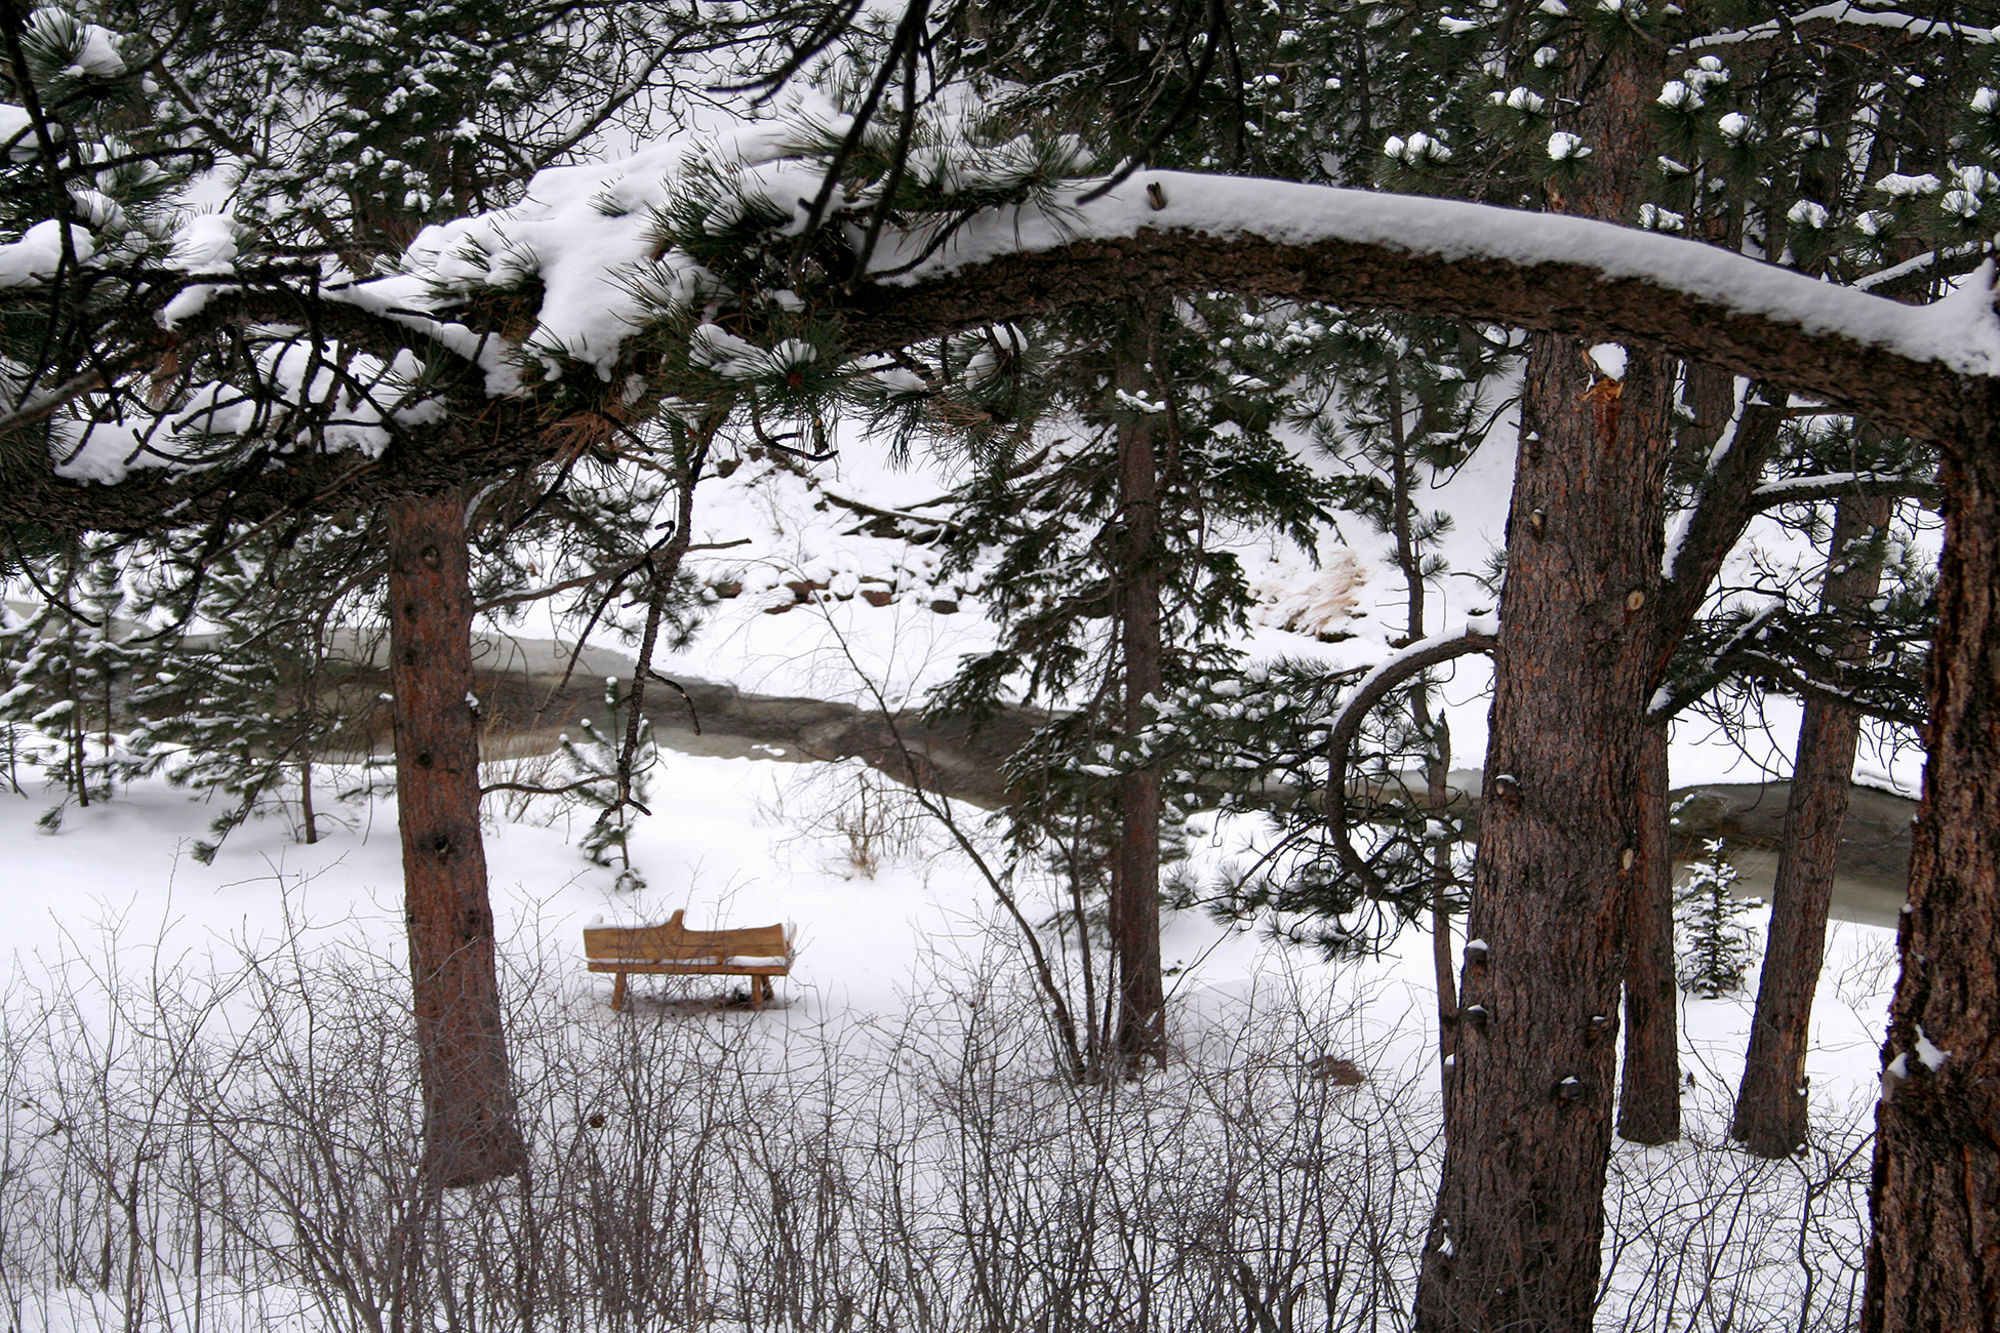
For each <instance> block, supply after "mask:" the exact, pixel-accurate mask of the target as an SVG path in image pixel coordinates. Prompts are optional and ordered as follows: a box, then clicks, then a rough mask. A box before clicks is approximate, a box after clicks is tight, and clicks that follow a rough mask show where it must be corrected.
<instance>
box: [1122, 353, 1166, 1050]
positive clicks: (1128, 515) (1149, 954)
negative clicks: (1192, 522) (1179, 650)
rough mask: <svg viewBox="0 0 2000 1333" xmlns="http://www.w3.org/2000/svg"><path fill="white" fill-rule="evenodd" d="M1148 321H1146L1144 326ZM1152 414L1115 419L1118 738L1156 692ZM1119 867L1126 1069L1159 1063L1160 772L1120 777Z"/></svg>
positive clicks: (1134, 729) (1143, 378)
mask: <svg viewBox="0 0 2000 1333" xmlns="http://www.w3.org/2000/svg"><path fill="white" fill-rule="evenodd" d="M1148 327H1150V325H1149V326H1148ZM1142 348H1143V342H1142V343H1141V348H1135V349H1133V352H1132V353H1131V354H1128V355H1126V356H1125V357H1124V359H1123V363H1122V364H1121V365H1120V366H1119V367H1118V372H1117V382H1118V387H1119V388H1120V389H1122V390H1124V391H1125V392H1127V393H1131V394H1139V393H1142V392H1144V391H1147V390H1149V389H1152V388H1153V387H1154V386H1153V385H1152V383H1151V377H1150V376H1149V375H1148V374H1147V373H1146V369H1145V367H1144V366H1143V365H1142V364H1141V363H1140V356H1141V354H1142ZM1154 435H1155V430H1154V425H1153V420H1152V416H1151V414H1135V413H1133V412H1131V411H1129V410H1127V411H1125V412H1124V413H1123V414H1122V416H1121V418H1120V422H1119V425H1118V490H1119V507H1120V511H1121V514H1122V517H1123V521H1124V529H1125V531H1124V542H1125V545H1124V548H1123V557H1124V560H1123V563H1124V568H1122V569H1119V570H1117V571H1115V572H1114V575H1113V578H1114V581H1115V583H1116V585H1117V587H1118V588H1119V634H1120V640H1121V647H1122V649H1123V652H1122V658H1123V660H1122V662H1121V663H1120V665H1121V667H1122V669H1123V672H1124V722H1125V734H1126V735H1127V736H1136V735H1138V734H1139V733H1140V732H1142V731H1144V730H1145V729H1146V727H1147V726H1149V725H1150V724H1151V722H1152V705H1151V704H1149V703H1148V702H1147V700H1148V699H1149V698H1153V699H1157V698H1158V697H1159V696H1160V694H1161V692H1162V689H1163V678H1164V671H1163V663H1162V654H1163V652H1164V646H1163V641H1162V630H1161V624H1160V476H1159V461H1158V458H1157V456H1156V455H1155V453H1154V447H1155V443H1156V441H1155V439H1154ZM1118 806H1119V809H1118V818H1119V837H1118V864H1117V868H1116V870H1115V872H1114V873H1113V875H1112V881H1111V884H1112V887H1111V893H1112V898H1111V913H1110V915H1111V945H1112V954H1113V957H1114V959H1115V962H1116V966H1117V970H1118V1026H1117V1029H1116V1031H1115V1032H1114V1034H1113V1038H1112V1050H1113V1053H1114V1058H1116V1059H1119V1060H1121V1061H1123V1062H1124V1063H1126V1064H1127V1065H1136V1064H1138V1063H1140V1062H1142V1061H1145V1060H1154V1061H1159V1062H1162V1063H1164V1062H1165V1059H1166V1049H1167V1042H1166V1003H1167V1002H1166V983H1165V979H1164V977H1163V975H1162V972H1161V963H1160V814H1161V794H1160V774H1159V770H1158V769H1157V768H1156V767H1154V766H1153V765H1152V764H1150V763H1148V764H1135V766H1134V767H1133V768H1132V769H1131V770H1130V771H1129V772H1128V773H1126V775H1125V776H1124V778H1123V779H1122V780H1121V781H1120V783H1119V801H1118Z"/></svg>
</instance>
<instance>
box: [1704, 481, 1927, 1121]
mask: <svg viewBox="0 0 2000 1333" xmlns="http://www.w3.org/2000/svg"><path fill="white" fill-rule="evenodd" d="M1890 508H1891V504H1890V502H1889V501H1888V500H1886V499H1881V498H1861V499H1848V500H1842V501H1841V503H1840V505H1839V506H1838V508H1837V509H1836V510H1835V511H1834V524H1833V536H1832V540H1831V543H1830V546H1829V551H1830V557H1829V558H1830V561H1831V565H1830V569H1829V572H1828V574H1827V577H1826V582H1825V585H1824V586H1823V588H1822V589H1821V593H1820V602H1821V605H1822V606H1823V607H1824V608H1825V609H1827V610H1829V611H1836V612H1838V611H1852V610H1856V609H1859V608H1864V607H1866V606H1867V604H1868V603H1869V602H1870V601H1871V600H1873V598H1874V596H1875V593H1876V590H1877V589H1878V588H1879V587H1880V586H1881V582H1882V562H1881V560H1880V558H1879V557H1878V556H1876V555H1874V554H1870V553H1863V552H1860V551H1856V550H1854V549H1853V548H1854V547H1855V545H1856V543H1858V542H1861V541H1864V540H1865V539H1866V538H1867V536H1868V534H1869V533H1871V532H1874V531H1877V530H1879V529H1880V528H1882V527H1884V526H1885V525H1886V524H1887V523H1888V521H1889V511H1890ZM1840 647H1841V649H1842V655H1843V656H1844V657H1846V658H1848V659H1849V660H1856V659H1859V658H1863V657H1865V656H1866V654H1867V648H1868V636H1867V632H1866V631H1865V630H1863V631H1860V632H1858V633H1857V632H1854V631H1852V630H1850V632H1849V633H1848V635H1847V636H1846V639H1845V642H1843V643H1842V644H1841V645H1840ZM1860 731H1861V718H1860V715H1859V714H1857V713H1855V712H1854V710H1852V709H1849V708H1840V707H1838V706H1836V705H1834V704H1831V703H1828V702H1827V701H1825V700H1822V699H1818V698H1814V699H1808V700H1807V701H1806V706H1805V716H1804V717H1803V718H1802V719H1801V721H1800V723H1799V744H1798V749H1797V752H1796V754H1795V756H1794V759H1793V761H1792V789H1791V796H1790V799H1789V801H1788V803H1787V805H1786V807H1785V832H1784V845H1783V847H1782V848H1781V850H1780V851H1779V854H1778V876H1777V882H1776V883H1775V884H1774V885H1773V887H1772V890H1771V927H1770V934H1769V938H1768V939H1767V940H1766V942H1765V945H1764V970H1763V973H1762V975H1761V976H1760V977H1759V979H1758V983H1757V1010H1756V1015H1755V1017H1754V1018H1753V1019H1752V1021H1751V1024H1750V1048H1749V1051H1748V1052H1747V1053H1746V1055H1745V1056H1744V1064H1743V1083H1742V1086H1741V1087H1740V1088H1739V1089H1738V1090H1737V1093H1736V1111H1735V1114H1734V1116H1733V1117H1732V1118H1731V1120H1730V1125H1729V1133H1730V1135H1731V1137H1733V1138H1736V1139H1739V1140H1741V1141H1742V1143H1743V1146H1744V1147H1745V1148H1747V1149H1749V1150H1750V1151H1751V1152H1753V1153H1756V1154H1757V1155H1758V1156H1760V1157H1787V1156H1790V1155H1791V1154H1792V1153H1793V1152H1795V1151H1797V1150H1798V1149H1799V1148H1800V1147H1802V1146H1804V1144H1805V1141H1806V1086H1805V1070H1806V1038H1807V1036H1808V1033H1809V1023H1810V1019H1811V1017H1812V1005H1813V994H1814V992H1815V990H1816V989H1817V988H1818V984H1819V970H1820V964H1821V963H1822V962H1823V961H1824V959H1825V955H1826V917H1827V909H1828V908H1829V907H1830V906H1831V905H1832V903H1833V872H1834V863H1835V861H1836V859H1837V857H1838V855H1839V852H1840V832H1841V827H1842V825H1843V824H1844V823H1845V822H1846V820H1847V794H1848V787H1849V784H1850V783H1851V781H1852V780H1853V776H1854V750H1855V743H1856V741H1857V739H1858V738H1859V736H1860Z"/></svg>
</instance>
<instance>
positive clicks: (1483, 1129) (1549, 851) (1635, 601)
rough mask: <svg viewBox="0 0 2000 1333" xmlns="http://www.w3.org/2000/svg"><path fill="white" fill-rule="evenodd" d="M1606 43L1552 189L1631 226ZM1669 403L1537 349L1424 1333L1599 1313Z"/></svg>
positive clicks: (1613, 69)
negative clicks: (1569, 153)
mask: <svg viewBox="0 0 2000 1333" xmlns="http://www.w3.org/2000/svg"><path fill="white" fill-rule="evenodd" d="M1590 54H1591V53H1583V54H1582V55H1579V57H1578V58H1579V62H1580V67H1588V68H1590V69H1592V70H1593V71H1594V85H1593V86H1591V87H1589V88H1587V89H1585V90H1584V91H1583V93H1582V96H1581V104H1582V107H1583V112H1582V116H1581V119H1580V123H1579V124H1578V125H1577V126H1576V128H1577V130H1578V132H1579V133H1581V134H1582V136H1583V138H1584V140H1585V142H1587V143H1589V144H1591V145H1592V147H1593V149H1594V159H1593V160H1594V162H1595V164H1596V170H1595V171H1594V172H1593V173H1591V175H1590V176H1589V177H1587V178H1586V180H1585V181H1584V182H1583V185H1584V188H1583V189H1581V190H1579V192H1578V193H1577V194H1576V195H1575V196H1574V197H1573V198H1571V199H1570V200H1568V201H1565V200H1563V199H1560V198H1556V197H1554V196H1553V192H1552V200H1551V202H1552V203H1553V205H1554V206H1555V207H1557V208H1558V209H1564V210H1565V211H1574V212H1579V213H1584V214H1586V215H1589V216H1594V217H1601V218H1613V219H1621V220H1622V219H1624V218H1626V217H1628V216H1629V214H1630V212H1631V210H1632V209H1633V208H1634V207H1636V197H1635V195H1634V191H1635V189H1636V187H1637V184H1638V182H1639V181H1640V180H1642V179H1643V171H1644V168H1645V165H1646V152H1647V147H1646V145H1647V143H1648V140H1649V135H1648V130H1647V122H1646V114H1647V111H1646V109H1647V107H1648V105H1649V104H1650V102H1651V100H1652V97H1653V96H1654V94H1655V93H1656V92H1657V87H1658V79H1657V78H1656V77H1655V75H1656V73H1657V71H1655V70H1652V69H1651V68H1649V67H1648V66H1647V64H1646V63H1645V61H1644V60H1643V59H1642V58H1641V57H1640V56H1639V54H1638V53H1637V52H1636V51H1631V50H1626V51H1620V52H1611V53H1597V54H1596V55H1595V56H1592V58H1590V59H1584V58H1583V56H1584V55H1590ZM1671 396H1672V373H1671V369H1670V363H1669V362H1668V361H1667V360H1666V358H1665V357H1663V356H1660V355H1658V354H1655V353H1643V354H1642V353H1639V352H1636V351H1635V352H1633V353H1632V354H1631V355H1630V356H1629V357H1628V358H1627V365H1626V371H1625V379H1624V382H1623V384H1620V383H1618V382H1617V381H1615V380H1597V379H1595V377H1594V376H1593V374H1592V371H1591V362H1590V360H1589V358H1588V356H1587V347H1586V346H1585V345H1584V344H1583V343H1580V342H1578V341H1577V340H1574V339H1571V338H1565V337H1559V336H1551V335H1546V334H1543V335H1536V336H1535V337H1533V338H1531V339H1530V342H1529V347H1528V365H1527V376H1526V383H1525V389H1524V394H1523V398H1522V405H1521V445H1520V453H1519V458H1518V461H1517V463H1516V471H1515V478H1514V498H1513V505H1512V509H1511V511H1510V515H1509V519H1508V543H1507V578H1506V583H1505V585H1504V586H1503V588H1502V592H1501V605H1500V635H1499V643H1498V645H1497V651H1496V653H1495V656H1494V679H1495V685H1494V697H1493V712H1492V722H1491V727H1490V732H1489V741H1488V748H1487V756H1486V782H1485V790H1484V798H1483V800H1482V802H1481V805H1480V839H1479V859H1478V864H1477V867H1476V869H1475V872H1474V877H1473V888H1472V907H1471V912H1470V918H1469V920H1468V922H1467V925H1466V934H1467V937H1468V943H1467V946H1466V948H1467V954H1466V965H1465V969H1464V972H1463V975H1462V977H1461V979H1460V985H1459V1022H1458V1050H1457V1053H1456V1056H1457V1058H1456V1059H1455V1060H1454V1061H1453V1065H1452V1073H1451V1077H1450V1078H1448V1079H1447V1080H1446V1092H1445V1157H1444V1168H1443V1176H1442V1180H1441V1182H1440V1186H1439V1193H1438V1207H1437V1214H1436V1216H1435V1218H1434V1219H1433V1221H1432V1225H1431V1232H1430V1235H1429V1237H1428V1238H1427V1240H1426V1243H1425V1248H1424V1257H1423V1269H1422V1273H1421V1275H1420V1277H1419V1281H1418V1287H1417V1311H1416V1313H1417V1319H1416V1327H1417V1329H1418V1330H1419V1333H1443V1331H1444V1330H1468V1331H1471V1330H1477V1331H1478V1333H1500V1330H1507V1331H1508V1333H1531V1331H1533V1333H1539V1331H1541V1330H1547V1331H1548V1333H1584V1331H1585V1330H1588V1329H1589V1328H1590V1325H1591V1317H1592V1312H1593V1307H1594V1305H1595V1300H1596V1294H1597V1276H1598V1270H1599V1255H1598V1249H1599V1241H1600V1238H1601V1237H1602V1234H1603V1229H1604V1208H1603V1194H1604V1175H1605V1166H1606V1163H1607V1161H1608V1159H1609V1157H1610V1151H1611V1119H1612V1101H1613V1094H1614V1079H1615V1077H1616V1073H1617V1065H1616V1061H1617V1045H1618V1043H1617V1029H1618V1022H1617V1014H1618V999H1619V986H1620V982H1621V980H1622V978H1623V975H1624V941H1625V922H1624V913H1625V909H1626V898H1627V892H1628V887H1629V884H1630V882H1631V877H1632V875H1633V872H1634V870H1635V869H1636V867H1637V864H1638V856H1639V829H1638V827H1637V814H1638V808H1639V790H1638V788H1639V774H1640V771H1641V764H1640V758H1641V752H1642V741H1643V733H1644V729H1645V723H1644V710H1645V706H1646V702H1647V698H1648V694H1649V690H1648V682H1649V680H1650V677H1651V675H1652V667H1653V660H1652V659H1653V651H1652V649H1653V645H1652V641H1651V640H1652V634H1651V619H1652V618H1651V615H1650V614H1649V613H1648V610H1647V603H1648V602H1649V601H1651V600H1652V599H1653V598H1654V597H1656V595H1657V594H1658V591H1659V586H1660V551H1661V541H1662V538H1661V515H1662V512H1663V505H1664V484H1665V469H1666V460H1667V453H1668V444H1669V441H1668V435H1667V430H1668V426H1669V423H1670V420H1671V415H1670V406H1669V405H1670V401H1671Z"/></svg>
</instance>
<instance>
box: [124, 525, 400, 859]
mask: <svg viewBox="0 0 2000 1333" xmlns="http://www.w3.org/2000/svg"><path fill="white" fill-rule="evenodd" d="M374 564H375V561H374V557H373V555H372V541H371V538H370V534H368V533H367V532H366V531H365V528H364V525H363V524H362V523H361V521H360V520H358V519H354V520H350V521H349V523H348V524H340V523H335V524H329V525H325V526H324V527H323V528H322V529H321V530H320V531H319V532H318V533H317V534H315V535H312V536H307V535H306V534H303V533H293V534H291V536H290V538H289V539H288V540H286V541H284V542H282V543H279V542H271V541H265V542H259V543H255V544H244V545H238V546H235V547H233V548H231V549H228V550H226V551H224V552H222V553H220V554H215V555H204V556H203V557H201V576H200V578H199V580H197V581H189V582H185V583H178V584H176V585H173V586H171V587H170V588H168V589H163V590H162V594H161V599H160V600H161V609H162V611H163V612H164V613H166V614H169V615H172V616H173V617H174V618H175V619H176V621H177V622H178V623H187V622H188V621H190V620H192V619H194V618H195V617H196V616H199V618H200V621H201V622H202V624H203V632H202V633H199V634H190V635H186V636H185V637H181V638H179V640H178V642H177V644H176V645H175V650H174V651H173V652H172V653H171V654H170V655H169V656H167V657H166V658H165V659H164V660H162V661H159V662H157V663H156V664H155V665H154V666H153V667H152V669H151V670H150V671H149V672H148V673H147V675H146V676H145V677H144V678H143V679H142V680H141V681H140V682H139V684H138V685H137V686H136V688H135V689H134V691H133V695H132V705H133V708H134V710H135V711H136V712H137V713H139V714H140V715H141V717H142V719H143V720H142V722H141V723H140V724H139V734H140V737H141V739H142V741H143V744H144V745H145V746H146V747H147V749H148V750H149V752H150V753H152V754H154V755H155V756H158V757H164V758H165V760H166V771H167V774H168V776H169V778H170V779H171V780H172V781H173V782H174V783H175V784H176V785H180V786H186V787H192V788H195V789H196V790H199V791H203V792H206V793H207V794H208V795H209V797H210V799H211V800H212V801H213V802H215V803H216V804H217V805H219V806H220V813H218V814H217V815H216V817H215V819H214V820H213V821H212V822H211V823H210V825H209V836H208V837H207V838H204V839H200V840H198V841H196V843H195V844H194V855H195V857H196V859H197V860H200V861H202V862H204V863H206V862H208V861H211V860H213V859H214V857H215V854H216V852H217V850H218V849H219V848H220V846H221V844H222V841H223V840H224V839H225V838H227V837H228V836H229V834H230V832H231V831H233V830H234V829H236V828H237V827H238V826H239V825H241V824H242V823H243V822H244V821H245V820H247V819H249V818H250V817H252V816H253V815H256V814H258V813H260V812H263V811H266V810H282V811H283V812H284V813H285V814H286V815H287V816H288V817H289V818H290V819H291V821H292V825H293V827H294V828H295V829H296V830H297V836H298V838H299V840H300V841H302V842H307V843H310V842H316V841H318V838H319V831H320V830H319V823H320V820H321V818H322V817H323V816H322V814H321V810H322V808H323V807H322V805H321V797H322V792H321V791H320V790H319V788H321V787H323V785H324V783H325V780H326V759H327V755H328V752H329V751H330V750H336V749H340V750H363V751H365V749H366V748H367V743H368V739H367V738H368V732H369V722H370V719H371V717H372V716H373V715H374V714H375V713H377V712H378V711H379V710H378V709H377V708H376V707H375V702H376V701H375V698H374V695H375V692H376V688H377V687H375V686H374V685H373V684H372V682H371V680H370V679H369V678H368V677H366V676H365V675H362V674H358V673H357V672H356V669H355V668H356V658H357V656H358V655H359V654H360V652H361V651H362V650H363V648H364V645H362V644H360V643H359V642H358V641H357V642H345V643H343V642H340V641H339V627H340V626H342V625H345V624H353V623H356V622H357V619H358V617H357V615H356V612H357V611H359V610H360V609H361V608H362V606H363V605H364V604H365V603H366V601H368V600H370V599H372V595H373V593H374V590H375V585H376V582H377V580H378V579H379V571H378V570H377V569H375V568H374ZM189 597H193V598H194V599H195V600H194V604H193V606H192V607H190V606H189V605H188V598H189Z"/></svg>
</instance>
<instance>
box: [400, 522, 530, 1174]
mask: <svg viewBox="0 0 2000 1333" xmlns="http://www.w3.org/2000/svg"><path fill="white" fill-rule="evenodd" d="M465 503H466V502H465V497H464V496H463V495H461V494H458V493H456V492H447V493H446V494H444V495H441V496H413V497H406V498H402V499H398V500H393V501H391V502H390V504H389V507H388V526H389V645H390V666H389V679H390V683H391V686H392V688H393V689H394V691H395V710H394V711H395V727H396V808H397V817H398V822H399V824H400V827H401V830H402V839H403V891H404V902H405V913H406V917H407V921H408V925H409V932H410V972H411V981H412V984H413V986H414V989H415V993H416V1020H417V1050H418V1060H419V1066H420V1069H421V1072H422V1077H423V1093H424V1161H425V1167H426V1170H427V1173H428V1174H429V1176H430V1178H431V1179H432V1180H433V1181H434V1182H436V1183H437V1184H440V1185H443V1186H461V1185H474V1184H478V1183H480V1182H482V1181H487V1180H492V1179H495V1178H497V1177H501V1176H509V1175H513V1174H515V1173H517V1172H519V1171H520V1170H522V1169H523V1168H524V1167H525V1166H526V1164H527V1153H526V1148H525V1146H524V1145H523V1143H522V1139H521V1129H520V1124H519V1121H518V1119H517V1117H516V1114H515V1108H514V1094H513V1088H512V1084H511V1080H510V1078H509V1074H508V1068H507V1047H506V1040H505V1037H504V1035H503V1033H502V1028H501V1009H500V986H499V979H498V977H497V976H496V974H495V970H494V941H493V909H492V906H491V904H490V903H489V902H488V900H487V890H486V850H485V845H484V843H483V842H482V840H481V838H480V832H479V742H478V736H477V733H476V731H475V725H474V720H473V716H472V709H471V707H470V705H469V703H468V696H469V695H470V694H471V690H472V591H471V588H470V586H469V584H468V582H467V563H468V559H467V556H468V552H467V548H466V538H465Z"/></svg>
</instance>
